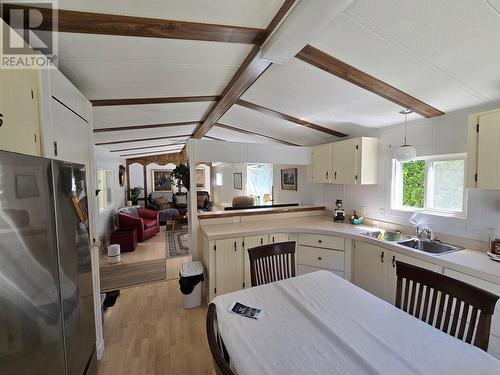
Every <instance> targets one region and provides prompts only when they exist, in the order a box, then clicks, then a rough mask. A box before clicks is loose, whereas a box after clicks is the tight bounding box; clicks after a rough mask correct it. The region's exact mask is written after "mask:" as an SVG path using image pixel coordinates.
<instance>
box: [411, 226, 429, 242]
mask: <svg viewBox="0 0 500 375" xmlns="http://www.w3.org/2000/svg"><path fill="white" fill-rule="evenodd" d="M415 232H416V235H417V237H418V238H423V239H426V240H430V239H431V238H432V232H431V230H430V229H429V228H420V227H419V226H418V225H417V227H416V230H415Z"/></svg>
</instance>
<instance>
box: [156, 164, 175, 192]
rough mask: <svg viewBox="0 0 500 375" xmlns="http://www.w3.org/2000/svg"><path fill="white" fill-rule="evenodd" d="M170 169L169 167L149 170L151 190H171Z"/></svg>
mask: <svg viewBox="0 0 500 375" xmlns="http://www.w3.org/2000/svg"><path fill="white" fill-rule="evenodd" d="M171 173H172V170H170V169H153V170H151V180H152V181H151V182H152V184H151V185H152V186H153V191H172V187H173V181H172V175H171Z"/></svg>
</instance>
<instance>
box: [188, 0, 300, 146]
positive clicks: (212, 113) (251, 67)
mask: <svg viewBox="0 0 500 375" xmlns="http://www.w3.org/2000/svg"><path fill="white" fill-rule="evenodd" d="M294 3H295V0H285V2H284V3H283V5H282V6H281V7H280V9H279V10H278V12H277V13H276V15H275V16H274V17H273V19H272V20H271V22H270V23H269V26H268V27H267V28H266V31H265V33H264V37H263V38H262V40H261V41H260V42H259V44H257V45H256V46H255V47H254V48H253V49H252V50H251V51H250V53H249V54H248V56H247V57H246V58H245V61H243V63H242V64H241V66H240V67H239V69H238V70H237V71H236V73H235V74H234V76H233V77H232V78H231V80H230V81H229V83H228V84H227V86H226V88H225V89H224V91H223V92H222V95H221V98H220V99H219V100H218V101H217V102H216V103H215V104H214V105H213V106H212V108H211V109H210V110H209V112H208V114H207V116H206V117H205V121H204V122H203V124H201V125H200V126H199V127H198V129H196V131H195V132H194V134H193V137H194V138H203V136H204V135H205V134H207V132H208V131H209V130H210V129H211V128H212V127H213V126H214V125H215V124H216V123H217V121H219V120H220V118H221V117H222V116H223V115H224V113H226V112H227V110H228V109H229V108H231V106H232V105H233V104H234V103H236V101H237V100H238V99H239V98H240V97H241V95H243V94H244V93H245V91H246V90H247V89H248V88H249V87H250V86H251V85H252V84H253V83H254V82H255V81H256V80H257V79H258V78H259V77H260V75H261V74H262V73H264V71H265V70H266V69H267V68H268V67H269V66H270V65H271V62H269V61H266V60H263V59H262V58H261V56H260V46H261V44H262V43H263V42H264V41H265V40H266V39H267V38H268V37H269V35H271V33H272V32H273V30H274V29H275V28H276V27H277V26H278V25H279V23H280V22H281V20H282V19H283V17H285V15H286V14H287V12H288V11H289V10H290V8H291V7H292V5H293V4H294Z"/></svg>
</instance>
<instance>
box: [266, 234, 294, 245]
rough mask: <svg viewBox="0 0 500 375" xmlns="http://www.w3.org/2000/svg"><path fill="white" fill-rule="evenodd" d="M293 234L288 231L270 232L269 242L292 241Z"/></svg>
mask: <svg viewBox="0 0 500 375" xmlns="http://www.w3.org/2000/svg"><path fill="white" fill-rule="evenodd" d="M292 237H293V235H292V234H290V233H271V234H269V243H277V242H288V241H293V238H292Z"/></svg>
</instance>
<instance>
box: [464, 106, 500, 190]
mask: <svg viewBox="0 0 500 375" xmlns="http://www.w3.org/2000/svg"><path fill="white" fill-rule="evenodd" d="M467 154H468V162H467V166H468V168H467V187H468V188H479V189H500V109H499V110H494V111H489V112H482V113H474V114H472V115H470V117H469V130H468V150H467Z"/></svg>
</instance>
